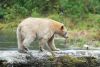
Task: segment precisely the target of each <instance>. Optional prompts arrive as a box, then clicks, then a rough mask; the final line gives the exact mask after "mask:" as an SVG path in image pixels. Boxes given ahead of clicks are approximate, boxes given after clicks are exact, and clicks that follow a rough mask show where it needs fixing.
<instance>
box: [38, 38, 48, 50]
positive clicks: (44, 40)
mask: <svg viewBox="0 0 100 67" xmlns="http://www.w3.org/2000/svg"><path fill="white" fill-rule="evenodd" d="M46 43H47V42H46V39H41V40H40V42H39V49H40V51H42V52H43V51H45V49H44V45H46Z"/></svg>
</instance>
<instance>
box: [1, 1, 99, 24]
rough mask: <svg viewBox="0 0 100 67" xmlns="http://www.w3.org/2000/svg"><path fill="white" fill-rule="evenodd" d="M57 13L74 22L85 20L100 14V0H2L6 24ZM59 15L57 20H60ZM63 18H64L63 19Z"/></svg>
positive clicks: (2, 12)
mask: <svg viewBox="0 0 100 67" xmlns="http://www.w3.org/2000/svg"><path fill="white" fill-rule="evenodd" d="M51 13H54V14H55V13H56V14H59V15H62V16H66V17H70V18H71V19H72V20H77V19H84V18H85V17H86V16H87V15H88V13H93V14H100V1H99V0H96V1H95V0H10V1H9V0H0V18H1V19H3V20H5V21H6V22H10V21H13V20H14V19H16V17H21V18H24V17H28V16H33V17H40V16H47V15H50V14H51ZM59 15H55V17H56V16H57V18H59V17H58V16H59ZM61 18H63V17H61Z"/></svg>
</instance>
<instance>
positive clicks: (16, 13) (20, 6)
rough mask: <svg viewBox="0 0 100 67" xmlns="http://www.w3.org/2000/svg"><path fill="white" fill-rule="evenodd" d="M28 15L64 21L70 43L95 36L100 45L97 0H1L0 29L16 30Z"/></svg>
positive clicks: (99, 19) (99, 7)
mask: <svg viewBox="0 0 100 67" xmlns="http://www.w3.org/2000/svg"><path fill="white" fill-rule="evenodd" d="M30 16H32V17H47V18H51V19H54V20H57V21H60V22H61V23H64V25H65V26H66V27H67V29H68V31H69V37H70V39H69V40H68V42H70V41H71V42H70V43H72V44H74V43H75V41H76V42H78V43H77V44H79V46H80V45H81V44H86V42H87V41H95V40H97V41H98V42H96V45H97V46H98V45H100V0H0V30H5V29H10V30H12V29H14V30H16V27H17V25H18V24H19V23H20V21H21V20H22V19H24V18H26V17H30ZM73 40H74V41H73ZM92 43H93V42H92Z"/></svg>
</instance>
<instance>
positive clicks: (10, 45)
mask: <svg viewBox="0 0 100 67" xmlns="http://www.w3.org/2000/svg"><path fill="white" fill-rule="evenodd" d="M55 44H56V46H57V47H58V48H60V49H66V48H65V45H64V40H59V39H58V40H55ZM38 45H39V44H38V41H37V40H36V41H34V42H33V43H32V44H31V45H30V47H29V48H30V49H35V50H37V49H39V47H38ZM0 50H17V38H16V31H15V30H10V31H0Z"/></svg>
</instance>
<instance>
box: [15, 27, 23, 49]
mask: <svg viewBox="0 0 100 67" xmlns="http://www.w3.org/2000/svg"><path fill="white" fill-rule="evenodd" d="M16 34H17V44H18V49H21V46H22V35H21V27H20V26H18V27H17V31H16Z"/></svg>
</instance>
